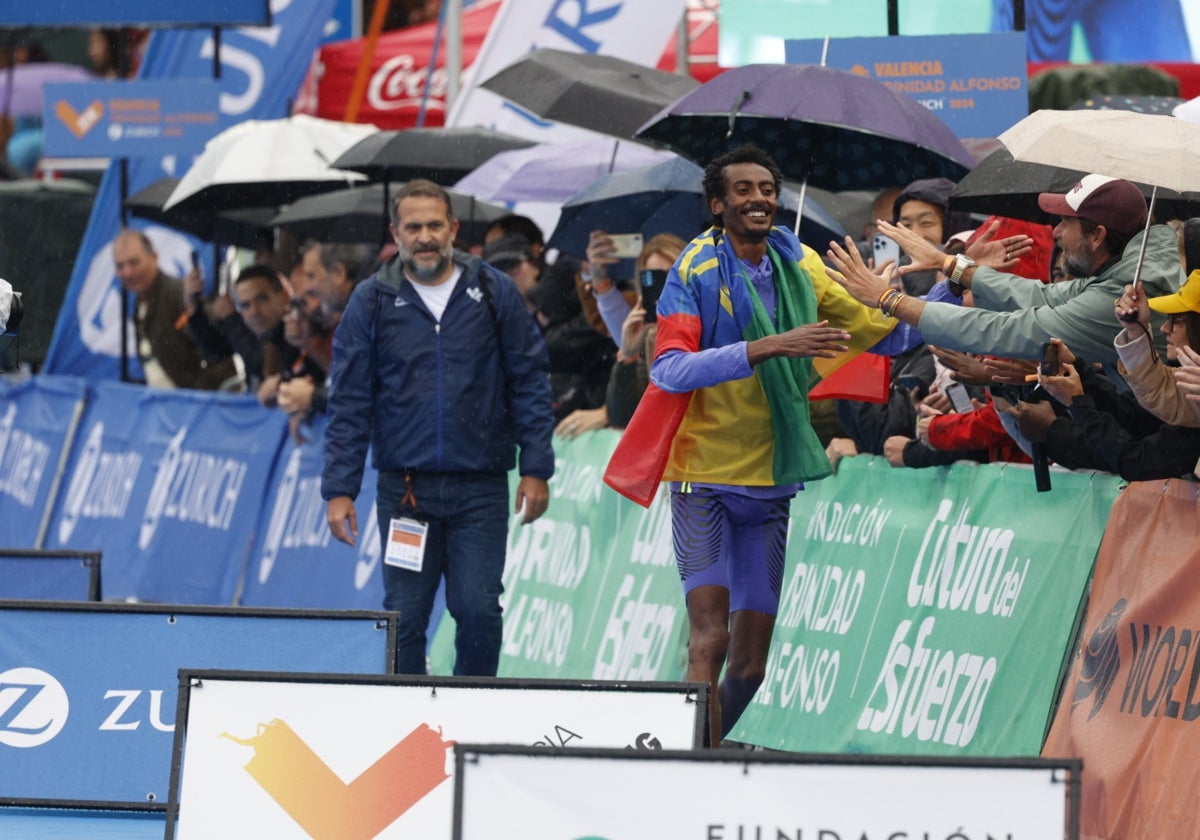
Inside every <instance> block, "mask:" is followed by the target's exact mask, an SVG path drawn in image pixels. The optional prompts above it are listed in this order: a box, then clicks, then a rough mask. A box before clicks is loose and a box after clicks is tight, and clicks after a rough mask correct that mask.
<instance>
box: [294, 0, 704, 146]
mask: <svg viewBox="0 0 1200 840" xmlns="http://www.w3.org/2000/svg"><path fill="white" fill-rule="evenodd" d="M501 2H502V0H481V2H478V3H475V4H473V5H472V6H471V7H470V8H468V9H467V10H466V11H465V12H464V13H463V22H462V39H463V47H462V61H463V67H464V68H469V67H470V66H471V63H472V62H474V60H475V56H476V55H477V54H478V53H479V49H480V47H481V46H482V44H483V39H484V38H485V37H486V36H487V33H488V30H489V29H490V28H491V25H492V21H493V19H494V18H495V17H496V13H497V12H498V11H499V9H500V5H501ZM688 32H689V34H690V37H691V46H690V50H689V53H690V63H689V67H688V69H689V71H690V72H691V74H692V76H694V77H695V78H696V79H698V80H699V81H701V82H705V81H708V80H709V79H711V78H712V77H713V76H715V75H717V73H719V72H720V71H721V68H720V67H718V66H717V64H716V56H717V21H716V11H715V9H713V8H708V7H693V8H689V10H688ZM436 34H437V24H436V23H425V24H420V25H418V26H410V27H408V28H406V29H399V30H396V31H393V32H387V33H384V34H383V35H381V36H380V37H379V39H378V41H377V42H376V44H375V52H374V55H372V57H371V75H370V77H369V80H368V82H367V86H366V91H365V93H364V96H363V100H362V103H361V104H360V105H359V109H358V119H357V121H358V122H363V123H372V124H374V125H377V126H379V127H380V128H382V129H400V128H412V127H413V126H415V125H416V124H417V114H418V113H419V112H420V110H421V105H422V102H423V101H424V103H425V122H424V124H425V125H426V126H439V125H444V124H445V122H446V83H447V79H446V67H445V65H446V45H445V42H444V40H443V42H442V44H441V45H440V47H439V49H438V54H437V62H436V64H435V65H434V68H433V72H432V74H431V73H430V64H431V61H430V59H431V58H432V57H433V44H434V37H435V35H436ZM366 49H367V39H366V38H355V39H353V40H349V41H339V42H337V43H333V44H327V45H326V46H324V47H322V48H321V50H320V52H319V54H318V61H317V66H316V69H315V71H314V75H315V77H316V89H317V96H316V103H315V107H314V105H313V103H312V100H311V99H309V100H307V101H306V103H305V106H306V107H305V108H304V109H303V113H309V114H313V115H315V116H318V117H323V118H325V119H330V120H341V119H344V118H345V115H346V105H347V102H348V101H349V99H350V94H351V91H352V90H353V88H354V79H355V74H356V73H357V72H358V66H359V63H360V62H361V60H362V56H363V54H364V53H365V52H366ZM658 67H659V68H660V69H662V70H674V69H675V39H674V38H672V39H671V42H670V43H669V44H668V45H667V48H666V50H664V52H663V55H662V57H661V59H660V60H659V62H658ZM463 76H464V79H465V76H466V71H465V69H464V72H463ZM426 87H428V88H429V97H428V99H427V100H426V99H425V91H426ZM297 110H300V109H299V108H298V109H297Z"/></svg>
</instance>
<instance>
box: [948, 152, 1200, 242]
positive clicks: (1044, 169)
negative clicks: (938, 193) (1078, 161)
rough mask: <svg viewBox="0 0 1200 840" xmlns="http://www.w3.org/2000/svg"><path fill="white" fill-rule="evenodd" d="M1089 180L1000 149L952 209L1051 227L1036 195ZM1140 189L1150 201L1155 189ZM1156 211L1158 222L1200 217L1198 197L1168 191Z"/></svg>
mask: <svg viewBox="0 0 1200 840" xmlns="http://www.w3.org/2000/svg"><path fill="white" fill-rule="evenodd" d="M1087 174H1088V173H1087V172H1083V171H1080V170H1076V169H1067V168H1064V167H1059V166H1048V165H1046V164H1044V163H1028V162H1025V161H1014V160H1013V156H1012V153H1011V152H1009V151H1008V150H1007V149H997V150H996V151H994V152H992V153H991V154H990V155H988V156H987V157H985V158H984V159H983V160H981V161H980V162H979V163H978V164H977V165H976V166H975V168H974V169H972V170H971V171H970V172H969V173H967V175H966V176H964V177H963V179H962V180H961V181H959V182H958V184H957V186H955V188H954V191H953V192H952V193H950V209H951V210H961V211H965V212H969V213H984V214H994V215H997V216H1007V217H1009V218H1011V219H1023V220H1024V221H1028V222H1037V223H1039V224H1049V225H1053V224H1055V223H1057V221H1058V217H1057V216H1052V215H1050V214H1049V213H1047V212H1046V211H1044V210H1042V208H1041V207H1039V206H1038V201H1037V199H1038V195H1039V194H1040V193H1044V192H1053V193H1065V192H1067V191H1068V190H1070V189H1071V188H1072V187H1073V186H1075V184H1076V183H1077V182H1078V181H1079V179H1080V178H1082V177H1083V176H1084V175H1087ZM1134 183H1137V182H1134ZM1138 187H1139V188H1140V189H1141V190H1142V193H1143V194H1144V195H1145V196H1146V197H1147V198H1149V197H1150V193H1151V189H1152V188H1151V186H1149V185H1146V184H1138ZM1155 207H1156V208H1157V209H1156V214H1155V215H1156V216H1159V217H1160V218H1180V219H1186V218H1189V217H1191V216H1194V215H1196V214H1197V213H1200V196H1196V197H1195V200H1194V199H1189V198H1187V197H1185V196H1182V195H1180V194H1179V193H1176V192H1173V191H1170V190H1159V191H1158V198H1157V200H1156V203H1155Z"/></svg>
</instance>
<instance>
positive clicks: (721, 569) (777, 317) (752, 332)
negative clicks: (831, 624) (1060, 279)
mask: <svg viewBox="0 0 1200 840" xmlns="http://www.w3.org/2000/svg"><path fill="white" fill-rule="evenodd" d="M782 180H783V176H782V174H781V172H780V170H779V167H778V166H777V165H776V163H775V161H774V160H773V159H772V158H771V157H770V156H769V155H768V154H766V153H765V152H764V151H762V150H761V149H759V148H757V147H755V146H750V145H747V146H742V147H740V148H738V149H736V150H734V151H732V152H728V153H726V154H724V155H722V156H720V157H718V158H717V159H715V160H714V161H713V162H712V163H710V164H709V165H708V167H707V168H706V169H705V172H704V191H705V197H706V199H707V201H708V205H709V209H710V211H711V212H712V217H713V227H711V228H709V229H708V230H707V231H705V232H704V233H702V234H701V235H700V236H698V237H696V238H695V239H693V240H692V241H691V242H690V243H689V244H688V246H687V248H685V249H684V252H683V254H682V255H681V256H680V257H679V259H678V260H677V261H676V262H675V265H674V267H673V268H672V269H671V272H670V274H669V275H668V277H667V282H666V286H665V287H664V289H663V291H662V293H661V294H660V296H659V300H658V340H657V345H656V348H655V359H654V363H653V365H652V367H651V371H650V374H651V387H650V388H648V389H647V393H646V396H645V397H643V399H642V402H641V403H640V404H639V406H638V410H637V412H636V413H635V415H634V418H633V420H632V421H631V422H630V424H629V427H628V429H627V431H626V433H625V435H623V436H622V439H621V443H620V444H619V445H618V448H617V450H616V452H614V453H613V457H612V460H611V461H610V462H609V468H608V471H607V473H606V475H605V480H606V481H607V482H608V483H609V484H610V485H611V486H612V487H613V488H614V489H616V490H617V491H618V492H621V493H624V494H625V495H628V496H629V497H630V498H632V499H634V500H635V501H639V502H640V503H642V504H649V498H652V496H653V492H654V488H655V487H656V486H657V484H658V481H659V480H660V479H661V478H665V479H666V480H668V481H669V482H670V489H671V528H672V536H673V541H674V549H675V560H676V564H677V565H678V567H679V574H680V578H681V579H682V581H683V589H684V593H685V598H686V601H687V611H688V621H689V626H690V629H689V637H688V669H687V679H689V680H693V681H697V682H707V683H709V684H710V685H711V686H712V687H713V694H712V699H711V701H710V703H709V709H710V710H711V721H710V726H711V739H712V741H713V743H716V742H718V741H719V740H720V739H722V738H724V737H725V735H726V734H728V732H729V731H730V730H731V729H732V728H733V725H734V723H736V722H737V719H738V717H740V716H741V714H742V711H743V710H744V709H745V708H746V705H747V704H748V703H749V701H750V698H751V697H752V696H753V694H754V692H755V690H756V689H757V688H758V686H759V684H760V683H761V682H762V679H763V673H764V670H765V668H766V661H767V650H768V648H769V646H770V643H771V635H772V633H773V632H774V628H775V614H776V612H777V610H778V607H779V595H780V587H781V584H782V580H783V567H784V554H785V550H786V543H787V526H788V517H789V513H790V507H791V499H792V497H793V496H794V495H795V494H796V492H797V491H798V490H799V489H800V488H801V483H802V482H804V481H809V480H815V479H818V478H822V477H824V476H826V475H829V473H830V467H829V461H828V459H827V458H826V457H825V454H824V450H823V448H822V446H821V443H820V442H819V440H818V439H817V436H816V433H815V432H814V431H813V429H812V426H811V424H810V422H809V414H808V388H809V383H810V374H811V373H812V368H813V367H814V366H815V367H817V369H818V370H819V371H820V372H821V373H822V374H823V375H828V373H830V372H832V370H833V369H835V368H836V367H837V366H838V365H839V364H842V363H844V362H846V361H849V358H850V357H851V355H852V352H854V351H861V350H865V349H866V348H868V347H871V346H872V345H874V344H875V343H876V342H877V341H878V340H879V339H880V338H882V337H883V336H885V335H887V333H888V332H889V331H890V330H891V328H892V327H891V325H889V324H888V323H887V321H886V319H884V318H882V317H880V316H879V315H878V313H871V312H870V311H869V310H867V309H866V308H865V307H864V306H862V305H860V304H858V303H857V302H855V300H854V299H853V298H851V297H850V296H849V294H847V293H846V292H845V291H844V290H842V288H841V287H840V286H838V284H836V283H834V282H832V281H831V280H830V279H829V277H828V276H827V275H826V273H825V267H824V265H823V264H822V262H821V259H820V257H819V256H818V255H817V254H816V252H815V251H813V250H811V249H809V248H807V247H805V246H803V245H801V244H800V242H799V240H797V239H796V237H795V236H794V235H793V234H792V233H791V232H790V231H788V230H786V229H783V228H777V227H774V226H773V223H774V221H775V214H776V211H777V209H778V198H779V190H780V187H781V182H782ZM664 430H665V431H664ZM664 463H665V472H664V471H663V464H664ZM647 464H649V465H653V466H651V467H648V468H646V469H641V467H642V466H643V465H647ZM722 668H724V669H725V678H724V681H723V682H722V683H721V684H720V686H719V687H718V684H717V683H718V678H719V677H720V675H721V669H722Z"/></svg>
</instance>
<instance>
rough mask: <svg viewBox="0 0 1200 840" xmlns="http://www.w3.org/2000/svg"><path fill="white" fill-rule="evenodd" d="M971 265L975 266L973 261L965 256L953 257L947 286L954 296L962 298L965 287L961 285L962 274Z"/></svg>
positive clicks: (957, 255)
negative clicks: (952, 267) (952, 266)
mask: <svg viewBox="0 0 1200 840" xmlns="http://www.w3.org/2000/svg"><path fill="white" fill-rule="evenodd" d="M973 265H975V260H973V259H971V258H970V257H968V256H967V255H966V254H955V255H954V269H953V270H952V271H951V272H950V281H949V283H948V285H949V286H950V291H952V292H954V294H956V295H958V296H959V297H962V294H963V292H965V291H966V286H964V285H963V284H962V276H963V272H964V271H966V270H967V269H968V268H970V267H971V266H973Z"/></svg>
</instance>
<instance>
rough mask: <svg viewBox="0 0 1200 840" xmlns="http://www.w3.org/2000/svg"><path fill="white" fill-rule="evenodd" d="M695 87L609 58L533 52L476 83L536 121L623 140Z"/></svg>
mask: <svg viewBox="0 0 1200 840" xmlns="http://www.w3.org/2000/svg"><path fill="white" fill-rule="evenodd" d="M698 86H699V82H697V81H696V80H695V79H693V78H691V77H690V76H682V75H679V74H677V73H667V72H664V71H662V70H656V69H655V68H653V67H647V66H646V65H644V64H637V63H635V62H632V61H625V60H624V59H620V58H614V57H613V56H610V55H596V54H593V53H576V52H565V51H563V50H554V49H540V50H534V51H533V52H531V53H529V54H528V55H526V56H524V57H523V58H521V59H519V60H518V61H515V62H513V63H512V64H510V65H509V66H508V67H505V68H504V69H503V70H501V71H500V72H499V73H497V74H496V75H495V76H492V77H491V78H490V79H487V80H486V81H483V82H481V83H480V87H484V88H487V89H488V90H490V91H492V92H493V93H497V94H499V95H500V96H503V97H504V98H505V99H507V100H509V101H510V102H513V103H514V104H516V105H519V106H521V107H522V108H526V109H528V110H530V111H532V112H533V113H535V114H537V115H538V116H539V117H543V118H545V119H548V120H556V121H557V122H563V123H569V124H570V125H575V126H580V127H581V128H588V129H591V130H592V131H599V132H601V133H603V134H609V135H612V136H614V137H621V138H624V139H628V138H631V137H633V135H634V132H635V131H637V130H638V128H639V127H640V126H641V125H642V124H643V123H644V122H646V120H648V119H650V118H651V117H652V116H654V115H655V114H656V113H658V112H659V111H660V110H662V109H663V108H664V107H666V106H667V105H669V104H671V103H672V102H674V101H675V100H676V99H678V98H679V97H681V96H683V95H684V94H685V93H688V92H689V91H691V90H693V89H695V88H696V87H698Z"/></svg>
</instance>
